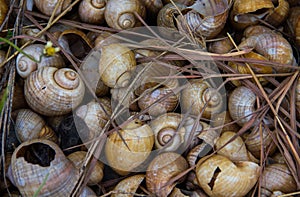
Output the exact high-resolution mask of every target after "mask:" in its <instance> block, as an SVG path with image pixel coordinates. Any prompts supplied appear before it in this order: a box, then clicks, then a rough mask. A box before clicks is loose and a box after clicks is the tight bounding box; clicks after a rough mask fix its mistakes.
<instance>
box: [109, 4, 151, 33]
mask: <svg viewBox="0 0 300 197" xmlns="http://www.w3.org/2000/svg"><path fill="white" fill-rule="evenodd" d="M135 12H136V13H137V14H138V15H140V16H141V17H142V18H145V17H146V8H145V6H144V4H143V3H142V2H141V1H140V0H123V1H122V3H121V4H120V2H119V0H109V1H108V2H107V4H106V9H105V13H104V14H105V20H106V22H107V24H108V26H110V27H112V28H115V29H119V30H123V29H129V28H133V27H138V26H141V25H142V23H141V22H140V21H139V19H137V18H136V16H135V14H134V13H135Z"/></svg>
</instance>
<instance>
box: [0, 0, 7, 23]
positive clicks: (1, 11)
mask: <svg viewBox="0 0 300 197" xmlns="http://www.w3.org/2000/svg"><path fill="white" fill-rule="evenodd" d="M7 11H8V7H7V4H6V1H5V0H1V1H0V26H1V25H2V23H3V21H4V19H5V17H6V14H7Z"/></svg>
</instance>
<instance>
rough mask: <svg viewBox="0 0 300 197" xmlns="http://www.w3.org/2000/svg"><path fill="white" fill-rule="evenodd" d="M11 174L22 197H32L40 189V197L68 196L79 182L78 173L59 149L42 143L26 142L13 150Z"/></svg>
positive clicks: (45, 142)
mask: <svg viewBox="0 0 300 197" xmlns="http://www.w3.org/2000/svg"><path fill="white" fill-rule="evenodd" d="M11 170H12V176H11V177H9V178H10V179H11V180H13V182H14V183H15V186H16V187H17V188H18V189H19V191H20V193H21V195H22V196H34V194H35V193H36V191H38V190H39V189H40V191H39V193H38V195H39V196H42V197H43V196H58V197H63V196H70V195H71V192H72V190H73V189H74V187H75V184H76V182H77V179H78V178H79V173H78V172H79V171H77V170H76V168H75V167H74V166H73V164H72V163H71V162H70V161H69V160H68V159H67V158H66V156H65V155H64V154H63V152H62V150H61V149H60V148H59V147H58V145H56V144H55V143H54V142H51V141H48V140H41V139H36V140H30V141H26V142H24V143H22V144H21V145H19V146H18V147H17V149H15V151H14V153H13V156H12V159H11ZM45 180H46V181H45ZM41 185H43V187H41Z"/></svg>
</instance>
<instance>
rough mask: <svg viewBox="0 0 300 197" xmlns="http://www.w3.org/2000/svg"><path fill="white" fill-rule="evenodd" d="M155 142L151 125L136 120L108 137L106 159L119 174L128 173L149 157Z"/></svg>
mask: <svg viewBox="0 0 300 197" xmlns="http://www.w3.org/2000/svg"><path fill="white" fill-rule="evenodd" d="M120 135H121V136H122V138H123V140H124V141H125V143H126V144H127V145H126V144H125V143H124V141H123V140H122V138H121V137H120ZM153 144H154V137H153V131H152V130H151V128H150V126H149V125H147V124H144V125H143V124H142V122H140V121H139V120H135V121H133V122H130V123H128V124H127V125H126V126H125V127H124V128H123V129H122V130H119V131H118V133H117V132H114V133H113V134H111V135H110V136H109V137H108V138H107V141H106V145H105V155H106V159H107V161H108V163H109V165H110V166H111V167H112V168H113V169H114V170H115V171H116V172H117V173H118V174H121V175H126V174H128V173H129V172H130V171H132V170H134V169H135V168H136V167H138V166H139V165H140V164H142V163H143V162H144V161H145V160H146V159H147V157H148V156H149V155H150V152H151V150H152V147H153Z"/></svg>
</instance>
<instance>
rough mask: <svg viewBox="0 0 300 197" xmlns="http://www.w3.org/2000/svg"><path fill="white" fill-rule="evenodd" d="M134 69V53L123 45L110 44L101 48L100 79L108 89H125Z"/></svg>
mask: <svg viewBox="0 0 300 197" xmlns="http://www.w3.org/2000/svg"><path fill="white" fill-rule="evenodd" d="M135 67H136V61H135V57H134V53H133V52H132V51H131V50H130V49H129V48H127V47H126V46H125V45H122V44H110V45H106V46H103V47H102V48H101V56H100V60H99V72H100V78H101V80H102V81H103V83H104V84H105V85H107V86H108V87H110V88H122V87H126V86H127V85H128V84H129V80H130V78H131V74H132V72H133V71H134V69H135Z"/></svg>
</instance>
